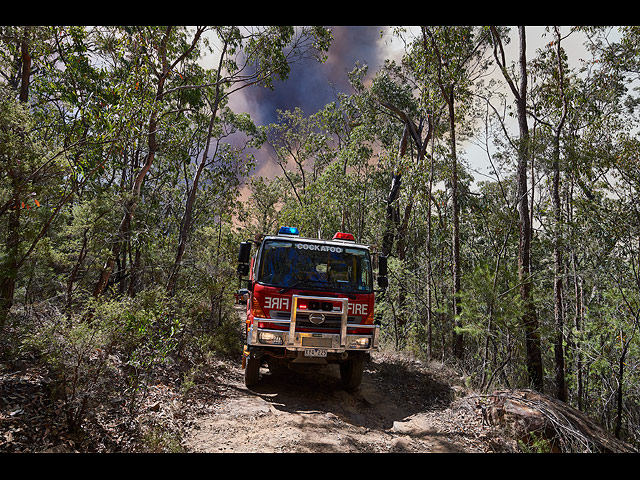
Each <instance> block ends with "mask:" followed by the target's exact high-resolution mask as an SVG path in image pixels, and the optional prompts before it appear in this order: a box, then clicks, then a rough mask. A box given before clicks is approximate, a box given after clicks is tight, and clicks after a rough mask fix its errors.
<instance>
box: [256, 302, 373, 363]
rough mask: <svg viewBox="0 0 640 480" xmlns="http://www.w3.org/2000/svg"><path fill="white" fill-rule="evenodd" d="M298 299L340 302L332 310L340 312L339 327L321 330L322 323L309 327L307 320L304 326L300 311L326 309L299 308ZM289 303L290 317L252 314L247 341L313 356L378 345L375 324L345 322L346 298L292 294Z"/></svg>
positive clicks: (368, 350) (307, 311) (307, 312)
mask: <svg viewBox="0 0 640 480" xmlns="http://www.w3.org/2000/svg"><path fill="white" fill-rule="evenodd" d="M299 300H307V301H311V300H316V301H320V302H323V301H324V302H326V301H327V300H329V301H331V302H340V304H341V308H340V310H339V311H332V312H331V313H332V314H334V315H339V316H340V324H339V328H337V329H335V328H334V329H330V330H329V331H327V330H323V329H322V327H321V325H318V328H313V327H310V326H309V325H308V324H307V325H305V326H304V327H303V326H302V325H301V322H299V321H298V318H299V317H300V314H301V313H302V314H304V315H308V316H311V315H324V314H326V313H327V312H326V311H321V310H308V309H304V310H301V309H299V308H298V302H299ZM291 303H292V305H291V316H290V318H289V319H273V318H259V317H254V319H253V322H252V323H251V325H250V327H249V331H248V335H247V345H248V346H251V347H280V348H282V349H286V350H290V351H308V352H309V354H311V355H314V356H324V355H326V354H328V353H344V352H346V351H364V352H370V351H374V350H377V349H378V341H379V331H380V327H379V326H378V325H363V324H359V323H358V324H355V323H348V322H347V318H348V316H347V310H348V299H346V298H341V299H336V298H327V297H316V296H307V295H293V296H292V298H291ZM261 325H263V326H261ZM277 327H280V328H277Z"/></svg>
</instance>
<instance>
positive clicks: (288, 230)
mask: <svg viewBox="0 0 640 480" xmlns="http://www.w3.org/2000/svg"><path fill="white" fill-rule="evenodd" d="M299 234H300V232H299V231H298V228H297V227H280V230H278V235H299Z"/></svg>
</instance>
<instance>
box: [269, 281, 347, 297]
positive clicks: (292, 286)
mask: <svg viewBox="0 0 640 480" xmlns="http://www.w3.org/2000/svg"><path fill="white" fill-rule="evenodd" d="M308 283H324V284H326V285H331V282H328V281H326V280H304V281H301V282H296V283H294V284H293V285H288V286H286V287H282V288H281V289H280V290H278V293H284V292H286V291H287V290H291V289H292V288H296V287H300V286H303V285H304V286H305V288H313V286H309V285H308ZM316 288H317V287H316ZM331 293H342V294H343V295H345V296H346V297H348V298H350V299H352V300H355V299H356V298H357V297H356V296H355V295H354V294H353V293H349V292H340V291H338V292H331Z"/></svg>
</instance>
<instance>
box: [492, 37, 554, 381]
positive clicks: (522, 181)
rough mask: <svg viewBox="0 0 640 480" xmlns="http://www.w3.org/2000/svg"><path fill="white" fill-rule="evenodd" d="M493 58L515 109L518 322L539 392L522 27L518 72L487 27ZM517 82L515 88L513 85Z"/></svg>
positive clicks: (499, 39)
mask: <svg viewBox="0 0 640 480" xmlns="http://www.w3.org/2000/svg"><path fill="white" fill-rule="evenodd" d="M489 28H490V31H491V42H492V46H493V56H494V59H495V61H496V63H497V65H498V67H499V68H500V72H501V73H502V76H503V78H504V80H505V81H506V83H507V85H508V87H509V90H510V91H511V93H512V95H513V97H514V100H515V106H516V118H517V121H518V132H519V140H518V142H517V143H516V145H515V148H516V151H517V155H518V161H517V174H516V175H517V179H518V194H517V195H518V197H517V198H518V215H519V248H518V271H519V280H520V296H521V298H522V302H523V308H524V312H523V314H522V320H523V324H524V329H525V343H526V349H527V370H528V373H529V381H530V383H531V384H532V386H533V387H534V388H535V389H537V390H539V391H543V369H542V352H541V347H540V331H539V327H538V325H539V321H538V317H537V313H536V308H535V304H534V301H533V297H532V286H533V285H532V280H531V218H530V216H529V194H530V193H529V189H528V186H527V167H528V165H529V160H530V134H529V123H528V119H527V94H528V73H527V50H526V48H527V40H526V29H525V27H524V26H520V27H518V33H519V55H518V72H517V73H515V72H513V71H512V70H511V69H510V68H509V65H507V58H506V55H505V49H504V42H505V41H507V40H506V39H507V38H508V36H507V34H508V31H505V30H502V29H499V28H498V27H496V26H490V27H489ZM516 82H517V84H516Z"/></svg>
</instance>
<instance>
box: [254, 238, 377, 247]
mask: <svg viewBox="0 0 640 480" xmlns="http://www.w3.org/2000/svg"><path fill="white" fill-rule="evenodd" d="M265 240H291V241H300V242H305V243H316V244H321V245H333V246H339V247H348V248H362V249H365V250H369V246H368V245H363V244H360V243H356V242H352V241H348V240H323V239H319V238H307V237H300V236H298V235H286V234H279V235H267V236H265V237H264V238H263V239H262V241H265Z"/></svg>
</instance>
